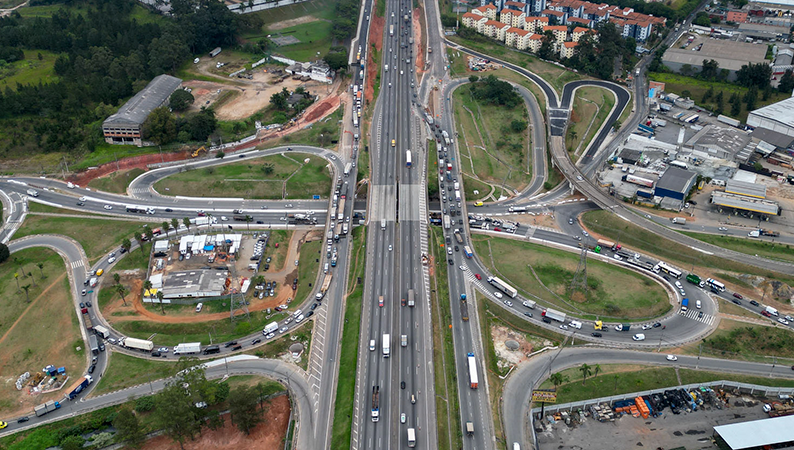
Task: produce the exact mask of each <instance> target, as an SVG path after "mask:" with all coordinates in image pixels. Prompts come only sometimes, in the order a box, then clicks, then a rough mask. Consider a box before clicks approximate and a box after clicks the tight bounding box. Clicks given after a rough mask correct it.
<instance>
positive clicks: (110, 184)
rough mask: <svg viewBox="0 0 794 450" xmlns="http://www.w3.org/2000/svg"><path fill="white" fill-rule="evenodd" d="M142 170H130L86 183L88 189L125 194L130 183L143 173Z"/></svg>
mask: <svg viewBox="0 0 794 450" xmlns="http://www.w3.org/2000/svg"><path fill="white" fill-rule="evenodd" d="M144 172H145V171H144V170H143V169H130V170H122V171H119V172H113V173H111V174H110V175H108V176H105V177H102V178H95V179H93V180H91V181H89V182H88V187H90V188H92V189H95V190H99V191H104V192H112V193H114V194H126V193H127V186H129V184H130V182H132V180H134V179H135V178H137V177H138V176H139V175H140V174H142V173H144Z"/></svg>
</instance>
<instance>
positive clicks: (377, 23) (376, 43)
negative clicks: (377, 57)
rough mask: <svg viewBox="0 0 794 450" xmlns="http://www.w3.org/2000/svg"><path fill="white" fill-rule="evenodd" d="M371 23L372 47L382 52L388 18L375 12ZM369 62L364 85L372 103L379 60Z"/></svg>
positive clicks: (365, 92) (371, 53)
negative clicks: (384, 30)
mask: <svg viewBox="0 0 794 450" xmlns="http://www.w3.org/2000/svg"><path fill="white" fill-rule="evenodd" d="M381 1H385V0H381ZM373 9H374V7H373ZM369 23H370V25H369V41H370V47H372V48H374V49H375V50H376V51H377V52H378V54H380V51H381V50H382V49H383V27H384V26H386V19H384V18H383V17H378V16H376V15H375V14H373V15H372V20H371V21H370V22H369ZM374 53H375V52H373V51H371V50H370V51H369V52H368V54H369V55H373V54H374ZM367 62H368V64H367V85H366V86H365V87H364V98H365V100H366V102H367V103H371V102H372V101H373V99H374V98H375V76H376V75H377V74H378V61H367Z"/></svg>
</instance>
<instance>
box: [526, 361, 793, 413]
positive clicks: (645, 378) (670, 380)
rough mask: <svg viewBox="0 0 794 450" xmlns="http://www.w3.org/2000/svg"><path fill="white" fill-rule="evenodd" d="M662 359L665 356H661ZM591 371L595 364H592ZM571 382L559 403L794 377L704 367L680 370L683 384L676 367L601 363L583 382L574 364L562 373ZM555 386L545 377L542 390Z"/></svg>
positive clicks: (774, 382) (560, 389) (783, 382)
mask: <svg viewBox="0 0 794 450" xmlns="http://www.w3.org/2000/svg"><path fill="white" fill-rule="evenodd" d="M659 358H660V360H662V359H663V358H664V357H663V356H662V355H660V356H659ZM590 367H591V370H593V368H594V367H595V366H590ZM561 373H562V374H563V376H565V377H567V379H568V380H569V381H568V382H566V383H564V384H561V385H559V386H557V402H558V403H568V402H576V401H581V400H588V399H591V398H598V397H605V396H609V395H621V394H629V393H633V392H638V391H644V390H648V389H660V388H666V387H673V386H679V385H681V384H692V383H707V382H709V381H718V380H728V381H738V382H742V383H753V384H759V385H762V386H777V387H791V386H794V380H790V379H782V378H765V377H754V376H746V375H734V374H728V373H717V372H707V371H701V370H691V369H679V370H678V374H679V376H680V377H681V383H679V382H678V379H677V378H676V370H675V369H674V368H672V367H670V368H650V367H643V366H627V365H617V364H605V365H602V366H600V370H599V372H598V376H596V377H593V376H589V377H587V381H586V382H585V384H584V385H583V384H582V372H581V371H580V370H579V367H572V368H570V369H566V370H563V371H562V372H561ZM553 387H554V385H553V384H552V383H551V382H550V381H549V380H546V381H544V382H543V383H542V384H541V387H540V388H541V389H550V388H553Z"/></svg>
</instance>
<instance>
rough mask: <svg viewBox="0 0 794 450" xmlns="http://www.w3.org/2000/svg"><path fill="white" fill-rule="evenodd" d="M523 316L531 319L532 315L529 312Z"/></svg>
mask: <svg viewBox="0 0 794 450" xmlns="http://www.w3.org/2000/svg"><path fill="white" fill-rule="evenodd" d="M524 315H525V316H527V317H532V313H531V312H525V313H524Z"/></svg>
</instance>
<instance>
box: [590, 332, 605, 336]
mask: <svg viewBox="0 0 794 450" xmlns="http://www.w3.org/2000/svg"><path fill="white" fill-rule="evenodd" d="M590 336H593V337H601V336H602V334H601V333H599V332H595V333H590Z"/></svg>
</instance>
